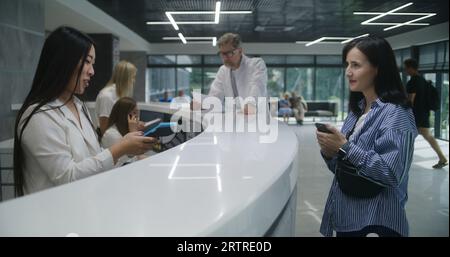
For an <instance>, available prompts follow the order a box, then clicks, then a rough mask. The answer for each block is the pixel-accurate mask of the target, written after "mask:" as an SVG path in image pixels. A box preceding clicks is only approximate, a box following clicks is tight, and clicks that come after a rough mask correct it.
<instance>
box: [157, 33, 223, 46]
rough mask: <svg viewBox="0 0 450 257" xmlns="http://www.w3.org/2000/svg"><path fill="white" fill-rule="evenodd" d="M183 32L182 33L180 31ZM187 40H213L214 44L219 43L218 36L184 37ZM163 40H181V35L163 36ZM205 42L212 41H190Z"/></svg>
mask: <svg viewBox="0 0 450 257" xmlns="http://www.w3.org/2000/svg"><path fill="white" fill-rule="evenodd" d="M180 34H181V33H180ZM183 38H184V39H185V40H186V43H188V42H187V40H212V45H213V46H216V44H217V37H183ZM162 39H163V40H181V37H180V36H178V37H163V38H162ZM203 43H208V44H210V43H211V41H189V44H203Z"/></svg>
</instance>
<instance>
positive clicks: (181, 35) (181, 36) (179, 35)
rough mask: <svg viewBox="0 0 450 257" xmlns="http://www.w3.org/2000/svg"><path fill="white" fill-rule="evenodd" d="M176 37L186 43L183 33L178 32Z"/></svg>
mask: <svg viewBox="0 0 450 257" xmlns="http://www.w3.org/2000/svg"><path fill="white" fill-rule="evenodd" d="M178 37H179V38H180V39H181V41H182V42H183V44H187V41H186V38H184V36H183V34H181V33H178Z"/></svg>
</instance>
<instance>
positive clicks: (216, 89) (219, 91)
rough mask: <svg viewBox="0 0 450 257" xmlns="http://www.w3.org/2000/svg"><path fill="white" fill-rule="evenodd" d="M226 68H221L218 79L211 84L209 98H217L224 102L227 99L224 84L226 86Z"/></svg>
mask: <svg viewBox="0 0 450 257" xmlns="http://www.w3.org/2000/svg"><path fill="white" fill-rule="evenodd" d="M225 75H226V72H225V68H224V66H221V67H220V68H219V71H218V72H217V75H216V78H215V79H214V81H213V82H212V84H211V88H210V89H209V94H208V95H209V96H215V97H217V98H219V99H220V100H221V101H223V99H224V97H225V91H224V86H225V85H224V84H225Z"/></svg>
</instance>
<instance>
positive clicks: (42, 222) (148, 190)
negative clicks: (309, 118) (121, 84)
mask: <svg viewBox="0 0 450 257" xmlns="http://www.w3.org/2000/svg"><path fill="white" fill-rule="evenodd" d="M141 109H146V110H153V109H154V108H152V107H149V106H147V108H143V107H142V105H141ZM158 111H160V110H158ZM249 122H251V121H249ZM259 136H260V133H258V132H242V133H237V132H233V133H229V132H203V133H201V134H200V135H198V136H197V137H195V138H193V139H191V140H189V141H187V142H185V143H183V144H181V145H178V146H176V147H174V148H172V149H169V150H167V151H165V152H162V153H159V154H157V155H154V156H151V157H149V158H146V159H144V160H141V161H138V162H135V163H132V164H129V165H126V166H123V167H121V168H117V169H114V170H111V171H108V172H104V173H102V174H99V175H95V176H92V177H89V178H86V179H82V180H79V181H76V182H73V183H69V184H66V185H63V186H59V187H55V188H52V189H49V190H45V191H42V192H39V193H35V194H32V195H28V196H25V197H21V198H19V199H15V200H11V201H6V202H4V203H1V204H0V236H66V235H79V236H264V235H269V236H270V235H283V236H289V235H292V236H293V231H294V221H295V206H296V200H295V197H296V183H297V175H298V165H297V158H296V157H297V149H298V140H297V138H296V135H295V133H294V132H293V131H291V129H290V128H289V127H288V126H286V125H284V123H279V124H278V137H277V140H276V141H275V142H274V143H259ZM291 196H292V197H291ZM288 202H289V203H290V204H288Z"/></svg>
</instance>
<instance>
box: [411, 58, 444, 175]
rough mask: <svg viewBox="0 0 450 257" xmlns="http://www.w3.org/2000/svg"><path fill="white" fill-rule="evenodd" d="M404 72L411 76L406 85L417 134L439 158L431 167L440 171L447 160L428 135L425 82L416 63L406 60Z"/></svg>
mask: <svg viewBox="0 0 450 257" xmlns="http://www.w3.org/2000/svg"><path fill="white" fill-rule="evenodd" d="M403 63H404V67H405V72H406V73H407V74H408V75H409V76H411V79H410V80H409V81H408V83H407V84H406V90H407V91H408V95H409V96H408V97H409V100H410V101H411V103H412V105H413V111H414V118H415V119H416V126H417V130H418V131H419V134H420V135H422V136H423V138H425V140H426V141H427V142H428V143H429V144H430V145H431V148H433V150H434V151H435V152H436V154H437V155H438V157H439V161H438V163H436V164H435V165H433V169H441V168H443V167H445V166H447V165H448V160H447V158H446V157H445V155H444V153H443V152H442V150H441V148H440V147H439V144H438V143H437V141H436V139H435V138H434V137H433V135H431V133H430V129H429V128H430V110H429V108H428V107H427V105H426V97H427V96H426V87H427V81H426V80H425V79H424V78H423V77H422V76H421V75H420V74H419V71H418V67H419V66H418V64H417V61H416V60H414V59H406V60H405V61H404V62H403Z"/></svg>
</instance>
